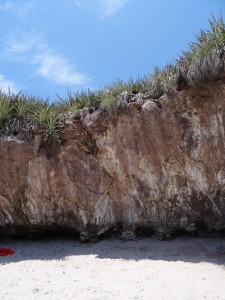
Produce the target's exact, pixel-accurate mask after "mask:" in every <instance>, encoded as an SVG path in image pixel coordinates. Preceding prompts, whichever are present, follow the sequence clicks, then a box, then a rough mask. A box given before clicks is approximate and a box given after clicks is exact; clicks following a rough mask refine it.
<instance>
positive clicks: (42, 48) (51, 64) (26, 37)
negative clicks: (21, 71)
mask: <svg viewBox="0 0 225 300" xmlns="http://www.w3.org/2000/svg"><path fill="white" fill-rule="evenodd" d="M5 45H6V47H5V54H6V55H7V56H10V58H13V59H15V60H16V61H17V62H19V63H23V64H27V65H32V66H34V68H35V70H36V73H37V74H38V75H40V76H42V77H44V78H47V79H49V80H51V81H52V82H55V83H58V84H61V85H76V84H85V83H86V82H87V81H88V80H89V78H88V76H86V75H85V74H83V73H81V72H78V71H77V70H76V69H75V67H74V66H73V64H72V63H71V62H70V61H69V60H68V59H67V58H66V57H64V56H63V55H61V54H58V53H57V52H56V51H54V50H53V49H51V48H50V47H49V46H48V45H47V43H46V42H45V41H44V39H43V38H42V37H41V36H37V35H36V34H34V33H28V34H24V33H18V32H17V33H14V34H11V35H10V36H8V37H7V39H6V41H5Z"/></svg>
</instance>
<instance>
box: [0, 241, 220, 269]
mask: <svg viewBox="0 0 225 300" xmlns="http://www.w3.org/2000/svg"><path fill="white" fill-rule="evenodd" d="M0 247H7V248H10V249H13V250H15V253H14V254H13V255H9V256H5V257H0V265H1V264H8V263H14V262H19V261H26V260H63V259H66V257H68V256H77V255H83V256H85V255H94V256H95V257H96V258H97V259H122V260H135V261H139V260H154V261H157V260H161V261H171V262H176V261H183V262H190V263H200V262H207V263H212V264H218V265H224V266H225V238H221V237H217V238H193V237H185V236H179V237H176V238H175V239H173V240H171V241H159V240H155V239H153V238H143V239H137V240H136V241H121V240H118V239H108V240H102V241H100V242H98V243H87V244H81V243H80V242H79V240H78V239H74V238H73V237H68V236H67V237H62V236H60V237H55V236H48V237H42V238H40V239H38V240H35V241H31V240H19V239H12V238H4V239H1V240H0Z"/></svg>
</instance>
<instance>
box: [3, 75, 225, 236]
mask: <svg viewBox="0 0 225 300" xmlns="http://www.w3.org/2000/svg"><path fill="white" fill-rule="evenodd" d="M133 99H134V100H132V99H131V100H126V104H127V105H126V106H127V108H121V109H118V110H117V112H116V113H115V114H112V115H109V114H107V113H105V112H102V111H100V110H97V111H94V112H93V113H91V114H90V113H88V112H86V113H85V114H83V116H82V118H81V119H78V118H77V117H76V116H75V115H73V114H72V113H71V115H70V116H69V117H68V118H67V122H64V127H63V130H62V134H61V140H60V141H59V142H58V143H57V144H53V145H50V144H49V145H48V144H47V145H46V144H42V142H41V138H40V136H39V134H38V133H37V134H36V135H35V136H34V137H33V138H27V137H26V134H24V133H19V134H18V135H17V136H5V135H3V134H2V135H1V140H0V233H1V234H22V233H35V232H44V231H49V230H50V231H60V230H62V231H70V232H74V233H77V234H80V236H81V239H88V238H90V237H95V236H100V235H102V234H105V233H112V234H113V233H114V232H117V233H118V234H121V235H122V236H125V235H128V236H130V237H132V236H133V235H135V233H138V232H144V231H145V233H149V234H152V233H154V234H155V235H156V236H158V237H167V236H169V235H170V234H171V233H173V232H176V231H179V230H184V231H187V232H198V231H199V230H203V229H204V230H206V231H209V232H210V231H212V230H220V229H224V228H225V164H224V162H225V135H224V133H225V85H224V83H223V82H222V81H219V80H218V81H216V82H212V83H209V84H207V85H205V86H202V87H198V88H189V89H187V90H183V91H181V92H178V93H176V94H175V95H171V96H168V95H167V96H162V97H161V98H160V99H159V100H158V101H156V100H153V99H150V98H148V95H136V96H135V97H133ZM124 101H125V100H124Z"/></svg>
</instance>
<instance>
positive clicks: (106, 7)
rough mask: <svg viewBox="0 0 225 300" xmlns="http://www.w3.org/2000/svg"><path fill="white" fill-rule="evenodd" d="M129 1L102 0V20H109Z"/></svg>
mask: <svg viewBox="0 0 225 300" xmlns="http://www.w3.org/2000/svg"><path fill="white" fill-rule="evenodd" d="M128 1H129V0H108V1H107V0H101V1H100V5H101V7H102V13H103V14H102V16H101V17H102V18H107V17H110V16H112V15H114V14H115V13H117V12H118V11H119V10H121V9H122V8H123V7H124V5H125V4H127V3H128Z"/></svg>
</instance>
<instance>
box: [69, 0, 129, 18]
mask: <svg viewBox="0 0 225 300" xmlns="http://www.w3.org/2000/svg"><path fill="white" fill-rule="evenodd" d="M129 1H130V0H83V1H81V0H75V4H76V5H77V6H78V7H80V8H81V7H83V8H87V9H92V10H97V12H98V13H99V15H100V18H101V19H104V18H107V17H110V16H112V15H114V14H116V13H117V12H118V11H119V10H121V9H122V8H123V7H124V6H125V5H126V4H127V3H128V2H129Z"/></svg>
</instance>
